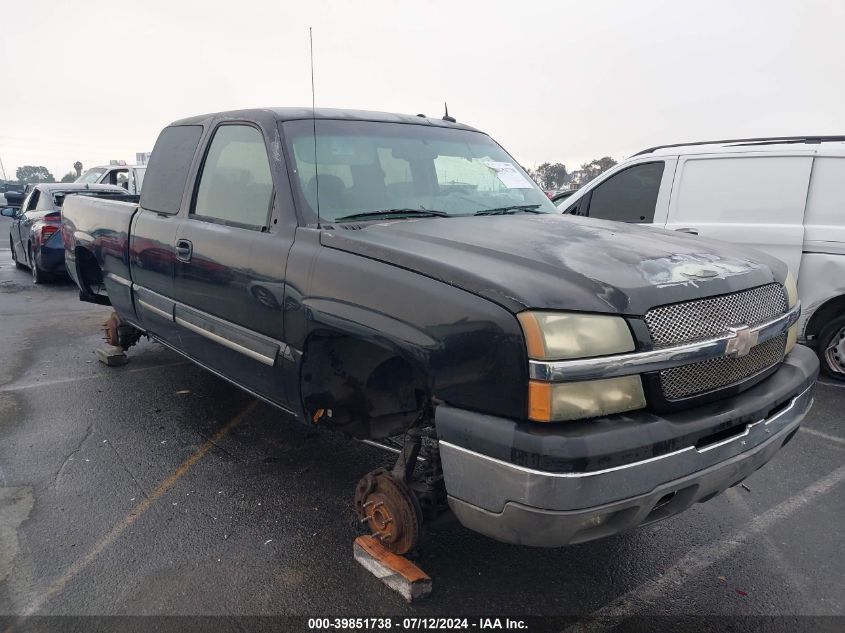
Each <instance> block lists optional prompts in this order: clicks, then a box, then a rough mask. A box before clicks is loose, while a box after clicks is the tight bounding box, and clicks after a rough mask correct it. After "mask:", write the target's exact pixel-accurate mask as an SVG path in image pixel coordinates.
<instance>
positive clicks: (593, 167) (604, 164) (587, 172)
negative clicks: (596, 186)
mask: <svg viewBox="0 0 845 633" xmlns="http://www.w3.org/2000/svg"><path fill="white" fill-rule="evenodd" d="M615 164H616V161H615V160H613V159H612V158H611V157H610V156H603V157H602V158H594V159H593V160H591V161H590V162H589V163H584V164H583V165H581V169H577V170H575V171H573V172H572V173H571V174H570V175H569V185H570V187H572V188H573V189H578V188H579V187H583V186H584V185H586V184H587V183H588V182H590V181H591V180H593V179H594V178H598V177H599V176H600V175H601V174H603V173H604V172H606V171H607V170H608V169H610V168H611V167H613V166H614V165H615Z"/></svg>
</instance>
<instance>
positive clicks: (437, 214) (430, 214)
mask: <svg viewBox="0 0 845 633" xmlns="http://www.w3.org/2000/svg"><path fill="white" fill-rule="evenodd" d="M381 215H387V216H390V215H411V216H418V217H427V218H448V217H450V216H449V214H448V213H446V212H445V211H434V210H431V209H383V210H382V211H364V212H363V213H353V214H351V215H344V216H341V217H339V218H335V219H334V220H333V222H343V221H344V220H363V219H365V218H371V217H377V216H381Z"/></svg>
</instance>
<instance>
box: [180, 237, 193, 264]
mask: <svg viewBox="0 0 845 633" xmlns="http://www.w3.org/2000/svg"><path fill="white" fill-rule="evenodd" d="M193 253H194V245H193V244H191V241H190V240H176V259H178V260H179V261H180V262H189V261H191V255H193Z"/></svg>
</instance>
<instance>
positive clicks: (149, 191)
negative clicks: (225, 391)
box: [129, 125, 203, 348]
mask: <svg viewBox="0 0 845 633" xmlns="http://www.w3.org/2000/svg"><path fill="white" fill-rule="evenodd" d="M202 132H203V128H202V126H200V125H173V126H170V127H167V128H165V129H164V130H163V131H162V133H161V134H160V135H159V137H158V140H157V141H156V144H155V148H154V149H153V155H152V158H151V159H150V166H149V172H150V173H149V175H148V176H149V177H148V179H147V184H148V186H147V187H145V188H144V190H143V194H142V195H141V200H140V208H139V210H138V212H137V213H136V214H135V216H134V218H133V221H132V226H131V228H130V231H129V239H130V241H129V261H130V268H131V273H132V281H133V282H134V284H133V289H134V297H135V311H136V314H137V317H138V319H139V320H140V322H141V325H142V326H143V327H144V328H145V329H147V330H149V331H150V332H152V333H153V334H156V335H157V336H159V337H160V338H162V339H164V340H165V341H166V342H167V343H170V344H171V345H173V346H174V347H177V348H181V347H182V344H181V341H180V339H179V334H180V331H181V330H180V328H178V327H177V325H176V323H175V322H174V320H173V311H174V308H175V305H176V302H175V299H174V294H173V275H174V264H175V262H176V232H177V230H178V228H179V223H180V221H181V220H180V217H179V210H180V209H181V207H182V201H183V197H185V198H187V196H185V195H184V194H185V189H186V185H187V182H188V175H189V174H190V172H191V168H192V166H193V163H194V160H195V155H196V153H197V147H198V146H199V142H200V137H201V136H202Z"/></svg>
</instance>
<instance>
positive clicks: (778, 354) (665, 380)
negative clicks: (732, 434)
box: [660, 334, 786, 400]
mask: <svg viewBox="0 0 845 633" xmlns="http://www.w3.org/2000/svg"><path fill="white" fill-rule="evenodd" d="M785 347H786V334H781V335H780V336H776V337H775V338H771V339H769V340H768V341H766V342H765V343H760V344H759V345H756V346H754V347H752V348H751V351H750V352H748V354H747V355H745V356H739V357H736V358H734V357H731V356H720V357H719V358H711V359H710V360H705V361H702V362H700V363H693V364H691V365H682V366H681V367H673V368H672V369H665V370H663V371H661V372H660V387H661V389H662V390H663V396H664V397H665V398H666V399H667V400H679V399H681V398H688V397H690V396H693V395H701V394H703V393H707V392H708V391H713V390H714V389H721V388H722V387H728V386H730V385H734V384H736V383H738V382H742V381H743V380H747V379H748V378H751V377H752V376H756V375H757V374H759V373H761V372H763V371H765V370H767V369H768V368H769V367H771V366H772V365H775V364H777V363H779V362H780V361H782V360H783V352H784V348H785Z"/></svg>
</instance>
